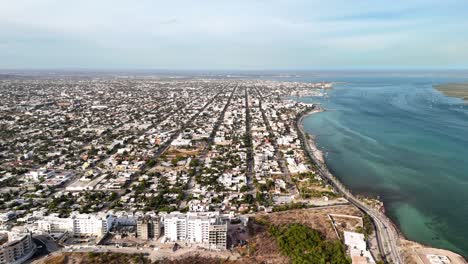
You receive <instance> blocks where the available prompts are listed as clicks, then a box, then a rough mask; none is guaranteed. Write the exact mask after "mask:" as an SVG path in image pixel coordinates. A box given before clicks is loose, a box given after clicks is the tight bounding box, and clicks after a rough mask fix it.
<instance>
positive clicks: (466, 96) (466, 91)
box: [434, 83, 468, 102]
mask: <svg viewBox="0 0 468 264" xmlns="http://www.w3.org/2000/svg"><path fill="white" fill-rule="evenodd" d="M434 88H436V89H437V90H439V91H440V92H442V93H444V94H445V95H447V96H451V97H458V98H461V99H463V100H465V101H466V102H468V83H447V84H440V85H436V86H434Z"/></svg>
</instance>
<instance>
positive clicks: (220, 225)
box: [208, 218, 228, 249]
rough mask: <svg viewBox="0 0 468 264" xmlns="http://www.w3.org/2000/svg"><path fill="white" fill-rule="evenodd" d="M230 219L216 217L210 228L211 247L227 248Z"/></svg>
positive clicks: (209, 241)
mask: <svg viewBox="0 0 468 264" xmlns="http://www.w3.org/2000/svg"><path fill="white" fill-rule="evenodd" d="M227 231H228V221H226V220H222V219H220V218H218V219H216V221H215V222H214V223H212V224H211V225H210V226H209V228H208V244H209V246H210V248H214V249H227Z"/></svg>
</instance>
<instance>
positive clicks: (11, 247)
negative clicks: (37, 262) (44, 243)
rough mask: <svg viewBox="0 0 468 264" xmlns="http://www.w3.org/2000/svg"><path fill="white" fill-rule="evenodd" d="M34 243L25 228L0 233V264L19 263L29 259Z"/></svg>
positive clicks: (33, 249) (32, 252) (34, 246)
mask: <svg viewBox="0 0 468 264" xmlns="http://www.w3.org/2000/svg"><path fill="white" fill-rule="evenodd" d="M35 251H36V245H35V244H34V242H33V241H32V239H31V234H30V233H29V232H28V231H27V230H20V231H12V232H8V233H6V234H0V264H20V263H23V262H25V261H26V260H28V259H30V258H31V257H32V256H33V255H34V252H35Z"/></svg>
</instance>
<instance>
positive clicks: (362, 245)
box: [344, 231, 375, 264]
mask: <svg viewBox="0 0 468 264" xmlns="http://www.w3.org/2000/svg"><path fill="white" fill-rule="evenodd" d="M344 242H345V244H346V246H348V252H349V254H350V255H351V258H352V259H353V263H369V264H374V263H375V260H374V258H373V257H372V255H371V253H370V251H369V250H367V246H366V240H365V239H364V234H360V233H355V232H348V231H344Z"/></svg>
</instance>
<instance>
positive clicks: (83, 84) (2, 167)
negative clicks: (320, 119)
mask: <svg viewBox="0 0 468 264" xmlns="http://www.w3.org/2000/svg"><path fill="white" fill-rule="evenodd" d="M329 88H331V84H330V83H298V82H281V81H262V80H238V79H201V78H192V79H188V78H187V79H183V78H149V77H148V78H128V77H112V78H111V77H107V78H97V77H96V78H91V77H89V78H84V77H83V78H78V77H69V78H58V77H57V78H51V79H48V78H31V79H29V78H17V79H5V80H1V81H0V90H1V96H0V100H1V101H0V263H1V264H3V263H22V262H24V261H26V260H27V259H29V258H31V257H32V256H33V255H34V254H35V253H36V252H37V251H39V250H41V249H44V247H45V248H47V250H48V251H49V252H51V251H53V249H54V248H55V250H56V251H62V252H71V251H82V252H93V251H106V250H110V251H115V252H119V251H122V252H132V250H133V251H135V252H138V251H139V250H140V251H143V252H150V251H151V252H152V253H151V254H158V252H160V254H161V255H162V256H163V255H164V252H165V250H167V252H177V251H178V250H187V251H190V250H204V251H206V250H208V251H214V252H221V253H222V252H229V251H232V250H233V249H234V248H236V247H244V246H246V244H247V243H248V241H247V239H246V238H245V235H244V233H246V232H247V231H246V229H247V225H248V222H249V219H251V217H252V216H254V215H256V214H260V213H261V214H268V213H272V212H277V211H282V210H288V209H294V208H307V207H319V206H333V205H337V204H346V203H347V202H348V201H347V200H346V199H345V198H343V197H342V195H341V194H339V193H338V192H337V191H335V190H334V188H332V187H331V186H330V185H329V184H328V182H327V181H326V180H325V179H323V178H322V177H320V176H319V174H318V173H317V168H316V166H315V165H313V163H312V162H311V160H310V159H309V157H308V156H307V153H306V152H305V151H306V150H305V148H304V147H303V144H306V142H304V141H305V140H311V139H310V138H308V137H307V138H303V137H301V136H300V131H299V128H298V122H297V121H298V119H299V118H300V116H302V115H304V114H306V113H308V112H311V111H315V110H316V108H317V106H316V105H313V104H306V103H300V102H299V101H298V100H295V99H296V98H298V97H302V96H324V95H325V94H326V89H329ZM360 222H361V225H362V219H361V220H360ZM343 240H344V243H346V244H347V245H348V254H350V255H351V257H353V256H354V257H357V258H361V259H364V260H365V261H366V263H375V262H374V260H373V258H372V256H371V254H370V252H369V251H368V249H367V246H366V242H365V240H364V234H361V233H360V232H350V231H345V235H344V236H343ZM125 250H126V251H125ZM154 252H155V253H154ZM360 263H364V262H360Z"/></svg>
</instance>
